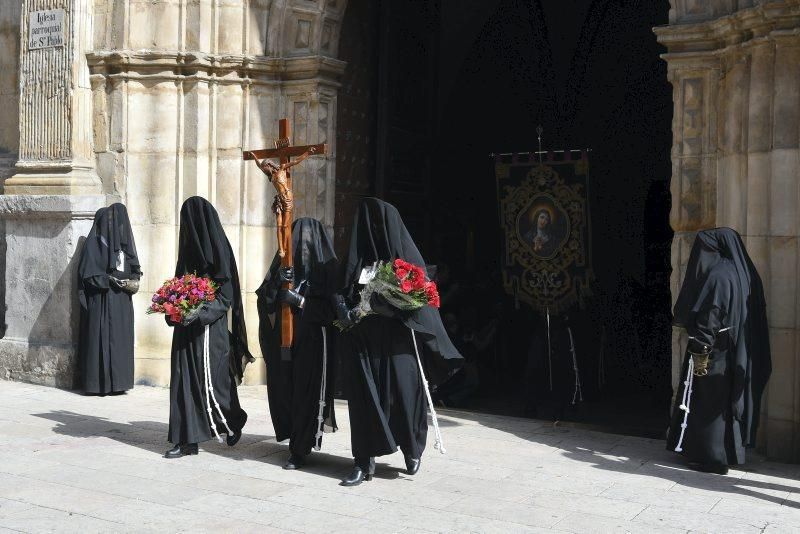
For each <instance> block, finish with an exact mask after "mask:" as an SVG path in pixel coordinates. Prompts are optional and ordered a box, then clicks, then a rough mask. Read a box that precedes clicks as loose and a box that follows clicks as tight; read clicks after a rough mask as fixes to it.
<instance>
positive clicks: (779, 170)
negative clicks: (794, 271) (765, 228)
mask: <svg viewBox="0 0 800 534" xmlns="http://www.w3.org/2000/svg"><path fill="white" fill-rule="evenodd" d="M798 99H799V100H800V96H798ZM795 126H797V125H795ZM798 130H800V128H798ZM771 155H772V178H771V180H770V198H769V211H768V214H769V230H770V234H771V235H775V236H793V235H797V234H798V230H800V224H799V223H798V221H800V149H797V148H784V149H775V150H773V151H772V153H771Z"/></svg>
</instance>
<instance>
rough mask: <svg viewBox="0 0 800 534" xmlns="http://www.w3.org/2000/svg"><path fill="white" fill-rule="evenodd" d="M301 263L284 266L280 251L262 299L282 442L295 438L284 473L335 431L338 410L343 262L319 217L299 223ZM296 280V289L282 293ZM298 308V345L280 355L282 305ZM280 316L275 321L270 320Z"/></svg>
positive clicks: (270, 391)
mask: <svg viewBox="0 0 800 534" xmlns="http://www.w3.org/2000/svg"><path fill="white" fill-rule="evenodd" d="M292 251H293V260H294V266H293V267H290V268H282V267H281V258H280V256H279V255H278V254H277V253H276V254H275V258H274V259H273V260H272V265H271V266H270V268H269V272H268V273H267V276H266V278H265V279H264V282H263V283H262V284H261V287H259V288H258V290H257V291H256V295H258V318H259V329H258V338H259V341H260V342H261V352H262V353H263V355H264V363H265V364H266V366H267V398H268V400H269V411H270V415H271V416H272V424H273V426H274V427H275V439H276V440H277V441H283V440H285V439H289V451H290V457H289V461H288V462H287V464H286V465H285V466H284V468H285V469H297V468H299V467H301V466H302V465H303V464H304V462H305V457H306V456H307V455H308V454H309V453H310V452H311V449H312V448H314V449H317V450H319V448H320V447H321V445H322V432H323V430H325V429H327V430H333V431H335V430H336V419H335V416H334V410H333V391H334V378H333V377H334V370H335V366H334V364H333V358H332V357H331V355H332V354H334V351H333V335H332V332H331V326H332V324H333V319H334V316H333V306H332V301H331V296H332V295H333V294H334V293H335V292H336V276H337V260H336V253H335V252H334V251H333V244H332V243H331V240H330V237H328V233H327V232H326V231H325V227H324V226H322V223H321V222H319V221H318V220H316V219H310V218H302V219H297V220H296V221H294V223H293V224H292ZM287 281H292V282H293V284H294V288H295V289H290V290H285V289H281V286H282V285H283V283H284V282H287ZM284 302H286V303H287V304H289V305H290V306H291V307H292V313H293V324H294V344H293V345H292V348H291V351H290V352H289V353H287V354H282V351H281V313H280V312H281V304H282V303H284ZM270 315H274V322H272V321H271V320H270Z"/></svg>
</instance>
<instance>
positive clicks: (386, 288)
mask: <svg viewBox="0 0 800 534" xmlns="http://www.w3.org/2000/svg"><path fill="white" fill-rule="evenodd" d="M368 278H369V280H367V281H366V284H365V285H364V288H363V289H362V290H361V292H360V295H361V300H360V302H359V304H358V306H356V308H355V309H354V314H353V315H354V318H355V322H356V323H357V322H358V321H360V320H361V319H363V318H364V317H366V316H367V315H371V314H374V313H376V312H375V311H374V310H373V309H372V297H373V295H377V296H378V297H380V299H381V300H383V301H384V302H386V303H387V304H388V305H390V306H391V307H393V308H396V309H398V310H402V311H414V310H418V309H420V308H422V307H423V306H433V307H434V308H438V307H439V306H440V298H439V290H438V288H437V287H436V282H433V281H432V280H429V279H428V277H427V276H426V275H425V270H424V269H423V268H422V267H420V266H419V265H414V264H412V263H408V262H407V261H404V260H402V259H400V258H398V259H396V260H394V261H392V262H384V261H380V262H378V263H377V264H376V265H375V266H374V267H373V268H372V269H370V274H369V275H368ZM334 324H335V325H336V326H338V327H339V329H340V330H345V329H346V328H347V327H345V326H344V325H343V324H342V323H341V322H339V321H334Z"/></svg>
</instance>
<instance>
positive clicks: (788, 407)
mask: <svg viewBox="0 0 800 534" xmlns="http://www.w3.org/2000/svg"><path fill="white" fill-rule="evenodd" d="M796 348H797V347H795V332H794V330H789V329H786V328H772V327H771V328H770V349H771V351H772V375H771V376H770V379H769V386H768V387H769V390H768V393H767V413H768V414H769V418H770V419H779V420H785V421H791V420H793V419H794V398H795V393H796V392H795V374H796V373H797V369H796V362H795V359H796V358H795V353H796V350H795V349H796Z"/></svg>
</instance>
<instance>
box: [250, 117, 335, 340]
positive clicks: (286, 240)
mask: <svg viewBox="0 0 800 534" xmlns="http://www.w3.org/2000/svg"><path fill="white" fill-rule="evenodd" d="M278 130H279V134H278V135H279V139H278V140H277V141H275V148H269V149H262V150H249V151H245V152H243V153H242V156H243V158H244V159H245V160H255V162H256V164H257V165H258V168H259V169H261V172H263V173H264V174H266V175H267V177H268V178H269V181H270V182H272V185H273V186H275V192H276V193H277V194H276V195H275V200H273V202H272V211H273V213H275V217H276V218H277V223H278V224H277V226H278V254H279V255H280V257H281V267H291V266H292V212H293V209H294V196H293V194H292V175H291V172H290V171H289V169H291V168H292V167H294V166H295V165H297V164H298V163H300V162H302V161H304V160H305V159H306V158H308V157H309V156H313V155H322V154H326V153H327V150H328V147H327V145H325V144H324V143H322V144H317V145H305V146H291V142H290V140H289V139H290V137H291V135H290V130H289V120H288V119H281V120H280V121H279V122H278ZM270 158H276V159H278V161H279V164H278V165H275V164H274V163H272V162H270V161H268V160H269V159H270ZM291 158H297V159H295V160H292V159H291ZM284 289H292V284H291V283H287V284H286V285H285V286H284ZM281 325H282V326H281V348H282V349H283V350H288V349H289V348H290V347H291V346H292V340H293V329H292V311H291V308H290V307H289V306H288V305H287V304H283V305H282V306H281Z"/></svg>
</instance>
